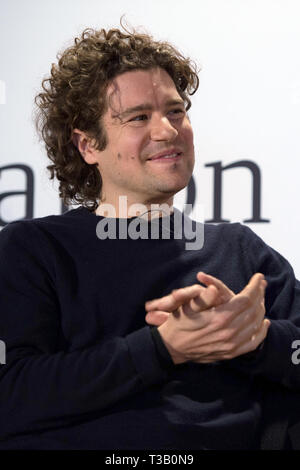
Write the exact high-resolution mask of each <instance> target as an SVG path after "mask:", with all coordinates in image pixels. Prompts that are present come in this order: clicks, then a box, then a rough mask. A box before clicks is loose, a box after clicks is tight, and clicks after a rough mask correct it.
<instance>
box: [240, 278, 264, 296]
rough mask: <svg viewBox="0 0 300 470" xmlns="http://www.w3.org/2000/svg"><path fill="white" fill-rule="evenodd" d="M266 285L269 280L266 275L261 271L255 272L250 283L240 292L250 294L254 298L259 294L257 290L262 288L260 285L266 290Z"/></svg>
mask: <svg viewBox="0 0 300 470" xmlns="http://www.w3.org/2000/svg"><path fill="white" fill-rule="evenodd" d="M266 286H267V281H266V280H265V277H264V275H263V274H261V273H255V274H253V276H252V277H251V279H250V281H249V282H248V284H247V285H246V286H245V287H244V289H243V290H242V291H241V292H240V294H243V295H249V296H250V297H251V298H253V297H254V296H256V295H257V292H258V290H259V289H260V287H262V288H263V289H264V290H265V288H266ZM238 295H239V294H238Z"/></svg>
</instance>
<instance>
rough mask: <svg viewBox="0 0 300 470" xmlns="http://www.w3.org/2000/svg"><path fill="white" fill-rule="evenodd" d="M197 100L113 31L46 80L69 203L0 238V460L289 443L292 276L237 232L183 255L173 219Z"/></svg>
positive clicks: (161, 48)
mask: <svg viewBox="0 0 300 470" xmlns="http://www.w3.org/2000/svg"><path fill="white" fill-rule="evenodd" d="M197 87H198V77H197V73H196V70H195V68H194V67H193V65H192V63H191V62H190V60H189V59H186V58H184V57H183V56H182V55H181V54H180V53H179V52H178V51H176V50H175V49H174V48H173V47H172V46H171V45H169V44H167V43H163V42H161V43H160V42H156V41H154V40H153V39H152V38H151V37H150V36H148V35H141V34H136V33H128V32H125V33H122V32H121V31H119V30H110V31H105V30H101V31H93V30H86V31H84V32H83V34H82V36H81V37H80V38H76V39H75V42H74V45H73V46H72V47H70V48H69V49H67V50H66V51H64V52H63V53H62V54H61V56H60V58H59V61H58V65H53V66H52V70H51V77H50V78H49V79H47V80H45V81H44V82H43V92H41V93H40V94H39V95H38V97H37V99H36V103H37V105H38V108H39V114H38V116H37V122H38V128H39V130H40V132H41V135H42V136H43V139H44V141H45V144H46V150H47V154H48V156H49V158H50V159H51V161H52V163H51V165H50V166H49V167H48V168H49V169H50V171H51V176H52V178H53V177H54V176H56V177H57V178H58V180H59V181H60V194H61V196H62V197H63V198H64V200H65V202H66V203H68V202H70V201H72V202H74V201H75V202H77V203H80V204H81V206H80V207H79V208H77V209H73V210H71V211H69V212H67V213H66V214H64V215H62V216H49V217H44V218H40V219H35V220H27V221H19V222H15V223H12V224H9V225H8V226H6V227H5V228H4V229H3V231H2V232H1V236H0V259H1V267H0V285H1V299H0V326H1V339H3V340H4V341H5V344H6V347H7V358H6V364H5V365H2V366H1V369H0V374H1V387H0V390H1V391H0V396H1V400H0V407H1V414H2V423H1V432H0V448H2V449H15V448H18V449H108V448H109V449H259V448H262V447H268V446H269V447H273V448H283V447H288V446H292V444H293V445H294V443H293V442H294V441H295V439H294V437H293V436H292V437H289V438H287V433H286V428H287V425H288V423H287V418H286V412H287V405H286V404H285V402H284V396H285V394H286V390H288V389H292V390H293V391H291V392H290V395H289V397H294V396H295V397H296V396H297V392H296V391H297V390H298V389H299V384H300V373H299V368H298V367H297V366H296V365H295V364H294V363H293V361H292V359H291V357H292V352H293V349H292V343H293V342H294V341H295V340H297V339H299V338H300V330H299V327H300V316H299V312H298V310H299V307H300V295H299V284H298V282H297V281H296V280H295V278H294V274H293V271H292V268H291V267H290V265H289V264H288V262H287V261H286V260H285V259H284V258H283V257H282V256H280V255H279V254H278V253H276V252H275V251H274V250H272V249H271V248H270V247H268V246H267V245H266V244H265V243H264V242H263V241H262V240H261V239H260V238H259V237H257V236H256V235H255V234H254V233H253V232H252V231H251V230H250V229H248V228H247V227H243V226H241V225H240V224H221V225H219V226H214V225H207V226H205V227H203V226H202V225H201V224H199V223H195V222H193V223H192V225H191V226H190V229H191V227H192V228H196V232H194V231H192V233H193V234H194V235H195V234H196V235H195V236H196V238H197V234H198V233H202V232H201V230H200V231H197V228H199V227H200V228H201V227H202V229H203V230H204V240H203V242H204V243H203V247H202V248H201V249H190V250H188V249H186V248H187V246H186V240H187V239H188V238H189V239H191V238H190V237H189V235H190V233H189V234H188V233H187V231H186V230H184V234H183V231H182V230H181V229H182V228H186V227H185V224H186V222H187V217H186V216H185V215H184V214H181V213H180V212H179V211H177V210H174V209H173V207H172V204H173V197H174V195H175V194H176V193H177V192H178V191H180V190H181V189H183V188H184V187H185V186H186V185H187V184H188V182H189V180H190V178H191V175H192V172H193V167H194V148H193V132H192V127H191V124H190V121H189V118H188V116H187V110H188V109H189V106H190V100H189V98H188V94H192V93H193V92H195V91H196V89H197ZM124 197H125V198H126V207H125V206H124V205H122V204H120V201H121V202H122V201H123V199H122V198H124ZM124 207H125V209H124ZM145 213H146V217H145ZM178 214H179V218H178V217H177V216H178ZM178 221H179V222H178ZM116 222H119V224H117V223H116ZM138 226H139V227H140V231H141V232H140V233H142V234H143V235H145V234H147V235H149V233H150V235H151V234H152V233H153V232H152V229H153V227H154V228H155V229H158V232H156V234H157V233H158V236H155V237H151V236H150V237H149V236H148V237H147V236H141V237H137V236H136V235H137V231H136V228H137V227H138ZM166 227H167V230H166ZM104 228H106V229H107V230H106V232H105V230H104ZM124 228H125V230H124ZM166 232H167V234H168V235H169V237H166V236H165V235H166ZM178 233H179V234H181V236H180V237H178ZM130 234H131V235H132V234H134V236H131V237H130V236H129V235H130ZM195 241H197V240H195ZM197 281H199V282H200V283H201V284H200V283H199V282H197ZM266 315H267V317H268V318H266ZM271 393H272V396H273V397H274V396H275V397H276V400H278V402H276V404H277V403H278V405H280V406H278V407H277V410H276V408H274V409H273V408H272V407H271V412H272V413H271V414H270V413H269V411H268V406H269V403H270V401H271ZM266 405H268V406H266ZM292 424H293V425H294V423H291V422H290V423H289V425H290V427H291V426H292ZM294 435H295V434H294ZM288 439H292V443H291V442H290V441H289V440H288ZM293 439H294V441H293Z"/></svg>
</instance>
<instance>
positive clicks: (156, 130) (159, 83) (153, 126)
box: [91, 68, 194, 205]
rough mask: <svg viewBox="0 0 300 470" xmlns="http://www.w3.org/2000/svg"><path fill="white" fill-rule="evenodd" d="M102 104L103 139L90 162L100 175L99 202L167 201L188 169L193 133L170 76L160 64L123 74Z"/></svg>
mask: <svg viewBox="0 0 300 470" xmlns="http://www.w3.org/2000/svg"><path fill="white" fill-rule="evenodd" d="M107 102H108V109H107V111H106V113H105V114H104V116H103V118H102V124H103V126H104V128H105V131H106V134H107V142H108V143H107V146H106V148H105V149H104V150H103V151H96V150H94V151H93V155H92V158H94V161H91V163H95V162H97V163H98V168H99V171H100V173H101V177H102V181H103V186H102V194H101V200H102V201H104V202H106V203H111V204H114V205H117V204H118V196H124V195H125V196H127V198H128V199H127V200H128V204H133V203H142V204H151V203H163V202H170V201H171V202H172V197H173V195H174V194H175V193H177V192H178V191H180V190H181V189H183V188H184V187H185V186H186V185H187V184H188V182H189V180H190V178H191V175H192V172H193V168H194V145H193V131H192V127H191V124H190V122H189V119H188V117H187V115H186V112H185V106H184V102H183V100H182V98H181V97H180V95H179V93H178V92H177V90H176V87H175V84H174V82H173V80H172V79H171V77H170V76H169V75H168V73H167V72H166V71H165V70H163V69H160V68H155V69H151V70H147V71H144V70H136V71H130V72H126V73H123V74H121V75H119V76H117V77H116V78H115V79H114V80H113V82H112V83H111V84H110V85H109V87H108V89H107ZM157 157H159V158H157ZM163 157H164V158H163ZM168 157H169V158H168Z"/></svg>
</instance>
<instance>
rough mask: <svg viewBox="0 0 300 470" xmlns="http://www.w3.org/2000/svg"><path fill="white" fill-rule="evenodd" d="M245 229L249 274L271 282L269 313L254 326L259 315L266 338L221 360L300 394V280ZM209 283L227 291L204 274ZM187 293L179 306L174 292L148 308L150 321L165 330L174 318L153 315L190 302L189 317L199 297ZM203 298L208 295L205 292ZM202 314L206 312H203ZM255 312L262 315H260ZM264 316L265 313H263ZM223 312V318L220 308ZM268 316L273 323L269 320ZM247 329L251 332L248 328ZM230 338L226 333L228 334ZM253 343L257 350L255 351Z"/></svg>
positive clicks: (150, 304)
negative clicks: (299, 359) (299, 348)
mask: <svg viewBox="0 0 300 470" xmlns="http://www.w3.org/2000/svg"><path fill="white" fill-rule="evenodd" d="M241 228H242V230H241V234H242V237H241V238H242V241H241V245H242V248H241V249H242V254H243V258H244V260H247V264H248V272H249V275H251V273H253V272H255V271H257V270H259V271H260V272H261V273H263V274H264V275H265V278H266V280H267V282H268V286H267V290H266V302H265V305H266V306H265V308H263V311H261V308H260V307H259V309H258V310H257V311H256V310H254V311H253V312H254V316H253V320H254V323H253V326H252V327H254V326H255V321H256V320H255V318H256V316H257V313H258V315H260V318H261V321H262V322H263V323H262V327H263V328H264V329H265V334H259V335H257V332H255V336H256V338H255V341H254V342H253V343H252V342H251V341H250V342H249V338H250V336H251V335H250V336H248V345H249V348H246V349H245V348H244V347H242V351H241V350H240V352H239V353H238V354H233V355H231V356H229V355H228V354H227V355H223V356H222V357H219V358H218V360H220V359H221V360H224V359H230V360H226V361H224V366H225V367H234V368H237V369H239V370H242V371H243V372H245V373H247V374H249V373H251V374H253V375H259V376H262V377H264V378H266V379H268V380H271V381H274V382H277V383H280V384H283V385H285V386H287V387H290V388H296V389H298V388H299V387H300V368H299V366H298V364H294V363H293V361H292V354H293V352H294V349H293V346H292V345H293V344H294V342H297V341H299V339H300V313H299V312H300V288H299V286H300V284H299V281H297V280H296V279H295V276H294V273H293V270H292V268H291V266H290V265H289V263H288V262H287V261H286V260H285V259H284V258H283V257H282V256H281V255H280V254H278V253H277V252H276V251H274V250H273V249H272V248H270V247H269V246H267V245H266V244H265V243H264V242H263V241H262V240H261V239H260V238H259V237H258V236H257V235H255V234H254V233H253V232H252V231H251V230H250V229H249V228H247V227H243V226H241ZM205 278H206V282H205V283H206V284H207V285H215V287H219V288H220V286H221V288H222V289H224V285H223V284H222V283H221V281H219V280H217V279H215V278H213V277H212V276H208V277H207V276H206V275H204V277H203V274H200V277H199V276H198V279H199V280H200V281H205ZM209 278H210V281H209ZM207 281H209V282H207ZM222 285H223V287H222ZM225 287H226V286H225ZM186 289H187V288H185V289H181V290H182V292H183V291H185V296H184V295H182V296H181V303H180V302H179V303H178V302H177V303H176V298H175V297H176V294H175V295H174V293H173V294H171V295H170V296H168V297H165V298H163V299H157V300H155V301H152V302H151V303H149V304H147V305H146V310H147V309H148V314H147V316H146V320H147V321H148V322H150V323H154V322H156V323H155V324H156V325H162V320H164V321H166V319H167V318H169V314H166V312H165V313H164V314H163V312H160V313H159V316H157V313H155V312H154V311H152V312H151V310H155V309H157V310H162V309H163V308H166V310H168V311H169V312H171V311H172V308H176V309H177V308H178V306H179V305H183V304H184V302H188V303H189V310H188V312H191V305H190V302H191V299H192V298H193V293H192V291H190V292H188V290H186ZM201 295H202V296H203V292H202V294H201ZM238 295H239V294H238ZM255 297H256V295H254V296H253V295H252V301H253V302H255ZM166 299H168V301H167V303H166ZM178 300H179V299H178ZM215 305H216V304H215ZM199 311H201V308H200V309H199ZM242 311H243V309H241V311H240V312H239V317H240V319H241V320H242V322H244V321H246V323H247V319H246V318H245V314H242ZM255 311H256V312H257V313H256V314H255ZM259 311H261V313H260V314H259ZM214 312H215V311H214ZM218 312H219V313H221V310H220V308H219V309H218ZM265 312H266V317H267V319H264V315H265ZM205 313H206V312H205V311H204V310H203V312H202V315H203V314H204V315H205ZM211 313H212V312H211ZM163 315H165V316H163ZM166 315H168V316H166ZM210 318H211V319H213V315H212V314H210ZM250 323H251V322H250ZM244 326H246V328H247V324H245V325H244ZM224 327H228V325H225V324H224ZM266 327H267V328H266ZM250 329H251V328H250ZM266 330H267V331H266ZM224 333H226V331H225V330H224ZM250 333H251V332H250ZM261 333H262V330H261ZM228 338H229V340H230V343H232V337H231V338H230V336H228ZM246 339H247V338H246ZM251 344H252V345H253V346H255V347H251ZM229 347H230V345H229ZM216 359H217V358H216Z"/></svg>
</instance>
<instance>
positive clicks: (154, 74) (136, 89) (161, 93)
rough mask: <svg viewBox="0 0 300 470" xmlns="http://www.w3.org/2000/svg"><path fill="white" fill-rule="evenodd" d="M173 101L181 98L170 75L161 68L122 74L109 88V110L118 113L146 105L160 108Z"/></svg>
mask: <svg viewBox="0 0 300 470" xmlns="http://www.w3.org/2000/svg"><path fill="white" fill-rule="evenodd" d="M171 99H177V100H178V99H181V97H180V95H179V93H178V91H177V89H176V87H175V84H174V82H173V80H172V78H171V77H170V75H169V74H168V73H167V72H166V71H165V70H163V69H161V68H154V69H150V70H133V71H130V72H125V73H122V74H121V75H118V76H117V77H116V78H115V79H114V80H113V81H112V83H111V84H110V85H109V86H108V88H107V103H108V109H111V110H112V111H117V112H120V111H123V110H125V109H126V108H129V107H133V106H139V105H142V104H145V103H151V105H152V106H156V105H157V106H158V105H160V104H162V103H163V102H164V101H169V100H171Z"/></svg>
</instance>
